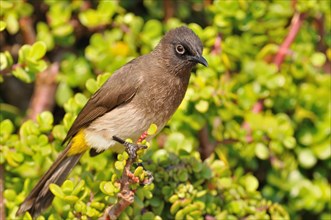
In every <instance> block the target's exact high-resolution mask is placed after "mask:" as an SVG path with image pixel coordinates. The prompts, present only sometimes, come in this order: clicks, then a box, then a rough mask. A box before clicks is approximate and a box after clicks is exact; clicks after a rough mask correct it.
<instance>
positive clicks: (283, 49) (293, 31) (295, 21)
mask: <svg viewBox="0 0 331 220" xmlns="http://www.w3.org/2000/svg"><path fill="white" fill-rule="evenodd" d="M305 17H306V14H303V13H299V12H295V14H294V16H293V17H292V21H291V27H290V30H289V33H288V35H287V36H286V38H285V40H284V42H283V43H282V45H281V46H280V48H279V50H278V52H277V54H276V56H275V58H274V61H273V62H274V64H276V66H277V68H278V69H280V66H281V65H282V63H283V61H284V59H285V56H286V55H287V54H288V50H289V47H290V46H291V44H292V42H293V41H294V39H295V37H296V36H297V34H298V32H299V30H300V27H301V25H302V23H303V21H304V19H305Z"/></svg>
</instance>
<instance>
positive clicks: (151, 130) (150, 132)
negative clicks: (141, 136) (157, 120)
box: [147, 124, 157, 135]
mask: <svg viewBox="0 0 331 220" xmlns="http://www.w3.org/2000/svg"><path fill="white" fill-rule="evenodd" d="M156 132H157V125H156V124H151V125H150V126H149V128H148V130H147V134H148V135H154V134H156Z"/></svg>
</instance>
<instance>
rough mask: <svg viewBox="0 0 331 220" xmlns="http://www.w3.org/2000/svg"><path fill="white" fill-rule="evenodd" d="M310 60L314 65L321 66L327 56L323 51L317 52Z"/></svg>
mask: <svg viewBox="0 0 331 220" xmlns="http://www.w3.org/2000/svg"><path fill="white" fill-rule="evenodd" d="M310 60H311V62H312V64H313V65H314V66H317V67H321V66H323V65H324V63H325V61H326V56H325V55H324V54H323V53H320V52H316V53H314V54H313V55H312V56H311V57H310Z"/></svg>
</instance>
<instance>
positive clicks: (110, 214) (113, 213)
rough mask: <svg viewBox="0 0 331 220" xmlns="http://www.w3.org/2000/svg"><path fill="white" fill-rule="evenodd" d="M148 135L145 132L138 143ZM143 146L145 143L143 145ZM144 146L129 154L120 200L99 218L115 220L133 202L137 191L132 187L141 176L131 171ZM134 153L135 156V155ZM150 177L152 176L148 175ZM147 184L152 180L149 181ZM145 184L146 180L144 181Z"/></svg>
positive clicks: (124, 170)
mask: <svg viewBox="0 0 331 220" xmlns="http://www.w3.org/2000/svg"><path fill="white" fill-rule="evenodd" d="M146 137H147V132H144V133H143V134H142V135H141V136H140V138H139V140H138V143H141V142H142V141H143V140H145V139H146ZM113 139H114V140H115V141H117V142H119V143H121V144H123V145H125V143H124V140H121V139H120V138H118V137H116V136H114V137H113ZM141 146H143V145H141ZM141 148H142V147H140V148H139V147H137V148H135V150H136V152H133V153H132V155H129V158H128V159H127V161H126V164H125V167H124V169H123V174H122V177H121V179H120V180H119V182H120V184H121V188H120V192H119V193H118V195H117V197H118V201H117V203H115V204H114V205H111V206H109V207H107V208H106V209H105V211H104V213H103V216H102V217H101V218H99V220H115V219H117V218H118V217H119V216H120V214H121V213H122V212H123V211H124V210H125V209H126V208H127V207H128V206H129V205H131V204H132V203H133V201H134V196H135V193H134V192H133V191H132V190H131V189H130V186H131V184H132V183H138V182H139V178H136V177H135V176H134V175H133V174H132V173H131V171H130V168H131V166H132V164H133V163H134V162H135V161H136V159H137V151H138V150H139V149H141ZM133 155H134V156H133ZM148 178H150V177H148ZM146 183H147V184H149V183H150V182H149V181H147V182H146ZM143 184H145V181H144V182H143Z"/></svg>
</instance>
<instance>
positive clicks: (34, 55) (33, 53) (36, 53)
mask: <svg viewBox="0 0 331 220" xmlns="http://www.w3.org/2000/svg"><path fill="white" fill-rule="evenodd" d="M46 51H47V47H46V44H45V43H44V42H42V41H37V42H36V43H34V44H33V45H32V47H31V50H30V54H29V59H31V60H39V59H41V58H42V57H43V56H44V55H45V54H46Z"/></svg>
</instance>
